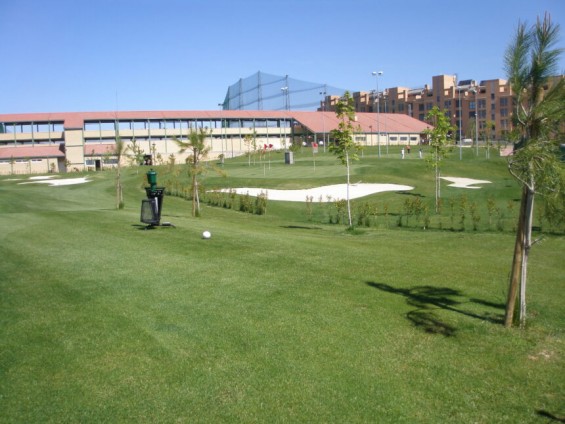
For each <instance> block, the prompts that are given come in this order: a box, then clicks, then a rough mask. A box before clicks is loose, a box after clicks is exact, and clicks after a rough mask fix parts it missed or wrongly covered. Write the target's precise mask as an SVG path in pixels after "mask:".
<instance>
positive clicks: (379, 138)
mask: <svg viewBox="0 0 565 424" xmlns="http://www.w3.org/2000/svg"><path fill="white" fill-rule="evenodd" d="M372 74H373V76H374V77H375V81H376V82H377V91H375V101H376V102H377V144H378V146H379V158H380V157H381V122H380V117H379V114H380V105H379V77H380V76H381V75H382V74H383V71H373V73H372Z"/></svg>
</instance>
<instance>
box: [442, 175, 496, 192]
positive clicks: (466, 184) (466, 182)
mask: <svg viewBox="0 0 565 424" xmlns="http://www.w3.org/2000/svg"><path fill="white" fill-rule="evenodd" d="M440 178H441V179H442V180H447V181H451V182H452V183H453V184H449V187H457V188H473V189H478V188H482V187H472V186H474V185H475V184H490V183H491V181H485V180H474V179H472V178H457V177H440Z"/></svg>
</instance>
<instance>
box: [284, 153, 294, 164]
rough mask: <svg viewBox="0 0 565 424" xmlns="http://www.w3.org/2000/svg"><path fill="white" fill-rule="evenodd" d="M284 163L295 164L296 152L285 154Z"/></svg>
mask: <svg viewBox="0 0 565 424" xmlns="http://www.w3.org/2000/svg"><path fill="white" fill-rule="evenodd" d="M284 163H285V164H287V165H292V164H293V163H294V152H284Z"/></svg>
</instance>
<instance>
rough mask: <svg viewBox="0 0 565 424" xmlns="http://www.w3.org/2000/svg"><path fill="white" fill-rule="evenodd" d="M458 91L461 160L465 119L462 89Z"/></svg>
mask: <svg viewBox="0 0 565 424" xmlns="http://www.w3.org/2000/svg"><path fill="white" fill-rule="evenodd" d="M457 92H458V99H459V100H458V104H459V108H458V109H459V110H458V112H457V113H459V160H462V159H463V128H462V126H463V124H462V120H463V113H462V112H463V105H462V104H461V89H459V88H458V89H457Z"/></svg>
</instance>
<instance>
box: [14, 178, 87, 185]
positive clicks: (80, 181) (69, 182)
mask: <svg viewBox="0 0 565 424" xmlns="http://www.w3.org/2000/svg"><path fill="white" fill-rule="evenodd" d="M49 178H51V177H49ZM30 179H35V181H29V182H25V183H19V184H49V185H50V186H52V187H53V186H65V185H74V184H84V183H88V182H90V180H87V179H86V177H82V178H65V179H62V180H51V179H38V178H35V177H32V178H30Z"/></svg>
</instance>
